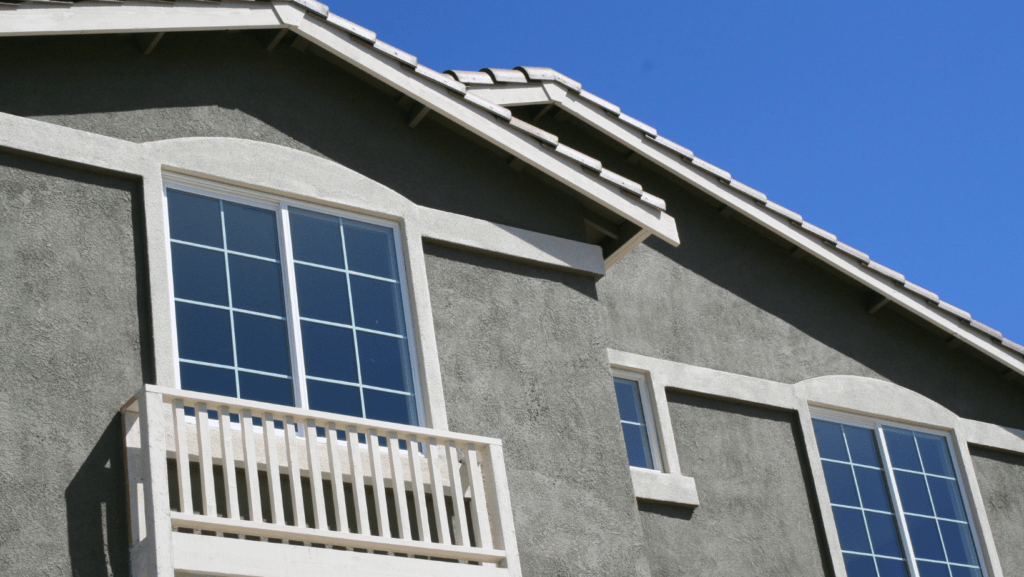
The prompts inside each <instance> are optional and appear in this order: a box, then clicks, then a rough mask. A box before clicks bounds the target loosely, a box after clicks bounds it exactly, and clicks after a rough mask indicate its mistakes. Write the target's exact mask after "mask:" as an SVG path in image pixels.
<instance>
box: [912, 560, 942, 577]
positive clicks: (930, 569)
mask: <svg viewBox="0 0 1024 577" xmlns="http://www.w3.org/2000/svg"><path fill="white" fill-rule="evenodd" d="M917 571H918V573H920V575H921V577H949V569H948V568H947V567H946V565H939V564H938V563H929V562H927V561H918V562H917Z"/></svg>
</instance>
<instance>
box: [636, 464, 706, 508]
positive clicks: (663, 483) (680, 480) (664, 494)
mask: <svg viewBox="0 0 1024 577" xmlns="http://www.w3.org/2000/svg"><path fill="white" fill-rule="evenodd" d="M629 472H630V473H631V474H632V476H633V493H634V494H636V498H637V500H640V501H655V502H658V503H666V504H669V505H678V506H680V507H697V506H699V505H700V501H699V500H698V499H697V484H696V483H695V482H694V480H693V477H684V476H682V475H680V474H679V473H662V472H660V471H653V470H651V469H640V468H637V467H630V468H629Z"/></svg>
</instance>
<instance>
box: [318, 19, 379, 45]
mask: <svg viewBox="0 0 1024 577" xmlns="http://www.w3.org/2000/svg"><path fill="white" fill-rule="evenodd" d="M327 22H329V23H331V24H332V25H334V26H335V27H336V28H339V29H341V30H344V31H345V32H348V33H349V34H351V35H352V36H355V37H356V38H359V39H360V40H365V41H366V42H369V43H370V44H373V43H374V42H376V41H377V33H376V32H374V31H373V30H369V29H367V28H363V27H362V26H360V25H358V24H356V23H354V22H349V21H348V20H345V19H344V18H342V17H341V16H338V15H337V14H333V13H332V14H328V15H327Z"/></svg>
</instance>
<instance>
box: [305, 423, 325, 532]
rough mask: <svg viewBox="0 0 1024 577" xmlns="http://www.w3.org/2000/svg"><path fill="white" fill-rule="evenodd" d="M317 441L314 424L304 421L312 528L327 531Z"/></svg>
mask: <svg viewBox="0 0 1024 577" xmlns="http://www.w3.org/2000/svg"><path fill="white" fill-rule="evenodd" d="M318 444H319V441H317V438H316V422H315V421H314V420H313V419H306V449H307V451H306V455H307V456H308V458H309V488H310V489H311V490H312V493H313V527H315V528H317V529H325V530H326V529H327V506H326V505H324V483H323V478H322V477H321V476H320V451H319V449H317V445H318Z"/></svg>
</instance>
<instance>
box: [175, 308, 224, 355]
mask: <svg viewBox="0 0 1024 577" xmlns="http://www.w3.org/2000/svg"><path fill="white" fill-rule="evenodd" d="M175 313H176V317H177V318H176V321H177V328H178V357H180V358H182V359H188V360H190V361H202V362H204V363H215V364H218V365H227V366H232V365H234V364H235V360H234V354H233V352H232V347H231V318H230V315H229V313H228V311H226V310H224V309H215V308H212V307H204V306H202V305H194V304H189V303H178V304H177V306H176V307H175Z"/></svg>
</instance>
